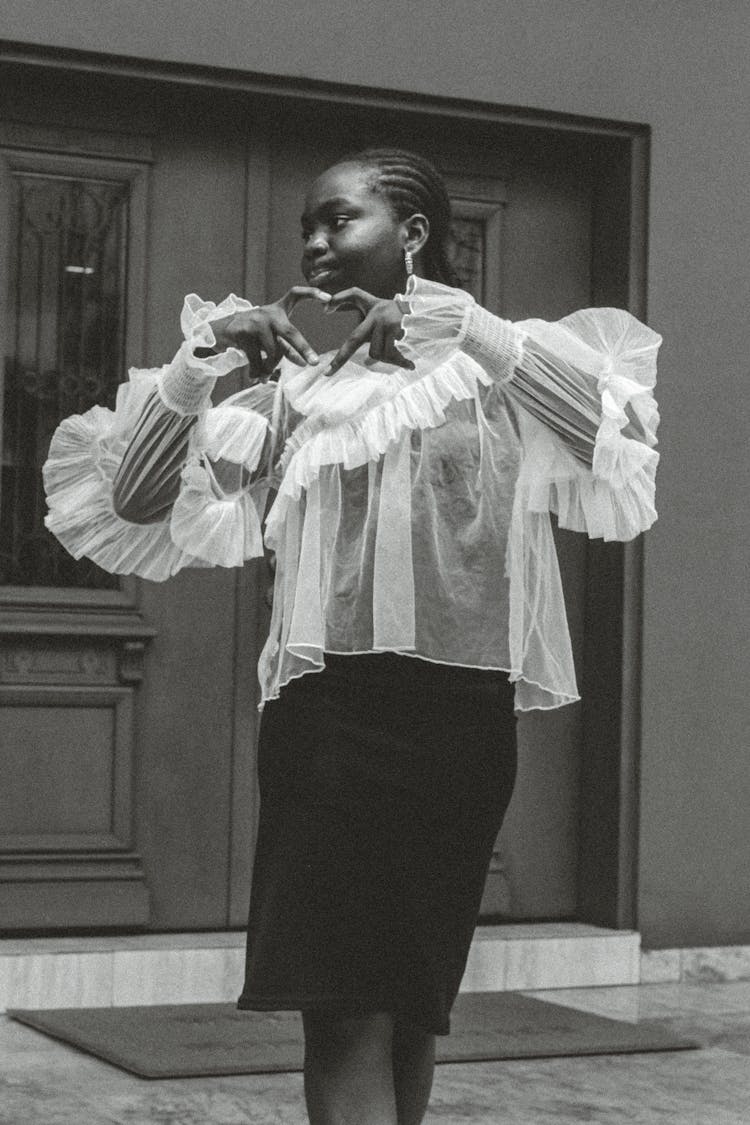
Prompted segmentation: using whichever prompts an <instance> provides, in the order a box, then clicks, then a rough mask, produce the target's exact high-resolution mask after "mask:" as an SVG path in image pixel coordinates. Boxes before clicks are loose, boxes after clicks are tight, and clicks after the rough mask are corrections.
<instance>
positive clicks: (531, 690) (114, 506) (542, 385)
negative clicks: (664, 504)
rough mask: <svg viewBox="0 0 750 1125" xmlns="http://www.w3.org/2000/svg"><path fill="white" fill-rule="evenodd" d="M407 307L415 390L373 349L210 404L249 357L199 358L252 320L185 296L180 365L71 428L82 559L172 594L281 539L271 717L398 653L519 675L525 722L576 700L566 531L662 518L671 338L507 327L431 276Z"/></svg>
mask: <svg viewBox="0 0 750 1125" xmlns="http://www.w3.org/2000/svg"><path fill="white" fill-rule="evenodd" d="M399 300H401V301H403V302H404V307H405V308H408V311H407V312H406V313H405V315H404V319H403V328H404V336H403V338H402V339H401V340H400V341H399V348H400V350H401V351H402V353H403V354H404V355H405V356H406V357H407V358H408V359H410V360H411V361H412V362H413V364H414V369H413V370H406V369H404V368H401V367H396V366H393V365H389V364H386V363H381V362H374V361H372V360H371V359H369V357H368V355H367V349H366V348H365V349H363V350H361V351H359V352H357V353H356V354H355V355H354V356H353V357H352V358H351V359H350V360H349V361H348V362H347V363H346V364H345V365H344V366H343V367H342V368H341V369H340V370H339V371H338V372H336V374H335V375H333V376H331V377H325V376H324V375H323V374H322V372H323V371H324V370H325V369H326V367H327V362H326V359H325V357H324V358H323V359H322V360H321V362H320V364H319V365H317V366H315V367H309V366H308V367H304V368H299V367H296V366H294V365H293V364H292V363H290V362H288V361H284V362H283V363H282V364H281V367H280V375H279V379H278V383H268V384H258V385H257V386H255V387H252V388H251V389H249V390H246V391H242V392H240V393H239V394H237V395H234V396H233V397H231V398H229V399H227V400H226V401H224V402H222V403H221V404H220V405H219V406H217V407H211V405H210V391H211V389H212V387H213V385H214V382H215V378H216V377H217V376H220V375H222V374H225V373H226V372H227V371H229V370H232V369H233V368H235V367H237V366H239V365H241V364H242V363H244V362H245V357H244V355H243V353H242V352H239V351H237V350H236V349H233V348H229V349H227V351H225V352H222V353H221V354H219V355H214V356H209V357H208V358H198V357H197V356H196V354H195V352H196V349H199V348H202V349H205V348H210V347H212V346H213V345H214V344H215V338H214V335H213V332H212V329H211V323H212V322H213V321H216V320H218V319H221V318H224V317H226V316H227V315H229V314H230V313H232V312H233V311H236V310H239V309H248V308H251V307H252V306H251V305H250V304H249V303H248V302H246V301H243V300H241V299H239V298H237V297H234V296H233V295H232V296H230V297H228V298H227V300H226V301H224V302H222V304H221V305H219V306H216V305H214V304H213V303H210V302H203V301H201V300H200V298H198V297H196V296H195V295H191V296H190V297H188V298H186V302H185V308H184V310H183V315H182V326H183V331H184V334H185V343H184V344H183V345H182V347H181V348H180V350H179V352H178V353H177V356H176V357H175V359H174V360H173V361H172V363H171V364H169V365H167V366H166V367H164V368H161V369H157V370H153V371H131V373H130V381H129V382H128V383H126V384H124V385H123V386H122V387H121V388H120V391H119V394H118V397H117V403H116V407H115V410H114V411H110V410H106V409H104V408H102V407H94V408H93V409H92V410H90V411H88V413H86V414H84V415H81V416H74V417H72V418H68V419H66V420H65V421H63V422H62V423H61V425H60V427H59V428H58V430H57V432H56V434H55V436H54V438H53V441H52V444H51V447H50V453H49V459H48V461H47V464H46V465H45V468H44V480H45V487H46V490H47V496H48V503H49V514H48V516H47V521H46V522H47V527H48V528H49V529H50V531H52V532H53V533H54V534H55V535H56V536H57V537H58V539H59V540H60V541H61V542H62V543H63V545H64V546H65V547H66V548H67V549H68V551H70V553H71V554H73V555H74V556H75V557H76V558H80V557H81V556H82V555H86V556H87V557H89V558H91V559H93V560H94V562H96V563H98V564H99V566H102V567H103V568H104V569H105V570H108V571H110V572H112V573H116V574H137V575H140V576H141V577H144V578H148V579H151V580H154V581H160V580H163V579H165V578H168V577H169V576H170V575H172V574H174V573H175V572H176V571H178V570H180V569H181V568H182V567H184V566H241V565H242V563H243V562H244V560H246V559H250V558H253V557H257V556H260V555H262V554H263V547H264V541H265V545H266V546H267V547H268V548H270V549H271V550H272V551H273V552H274V554H275V558H276V569H275V585H274V601H273V612H272V619H271V627H270V633H269V637H268V640H267V642H266V645H265V647H264V649H263V652H262V654H261V659H260V665H259V676H260V682H261V689H262V701H265V700H268V699H273V698H276V697H277V696H278V694H279V691H280V689H281V687H283V685H284V684H286V683H288V682H289V681H290V680H291V679H293V678H295V677H297V676H300V675H303V674H305V673H307V672H314V671H319V670H320V669H322V668H323V667H324V665H325V653H327V652H331V653H368V652H380V651H393V652H399V653H403V654H406V655H411V656H418V657H422V658H423V659H426V660H431V661H437V662H440V663H447V664H456V665H463V666H467V667H474V668H485V669H496V670H504V671H506V672H508V674H509V676H510V679H511V680H512V681H513V682H514V683H515V693H516V706H517V708H518V709H519V710H522V711H526V710H531V709H539V708H541V709H546V708H554V707H559V706H562V705H563V704H565V703H570V702H572V701H573V700H576V699H578V698H579V697H578V692H577V688H576V682H575V673H574V668H573V659H572V652H571V646H570V637H569V632H568V625H567V620H566V614H565V605H564V601H563V593H562V586H561V582H560V574H559V569H558V564H557V557H556V554H555V547H554V543H553V539H552V530H551V525H550V512H553V513H556V515H557V518H558V521H559V523H560V525H561V526H562V527H566V528H570V529H572V530H576V531H585V532H587V533H588V535H589V536H591V537H600V538H603V539H608V540H611V539H615V540H628V539H631V538H633V537H634V536H636V535H638V534H639V533H640V532H642V531H644V530H646V529H647V528H648V527H650V526H651V524H652V523H653V521H654V520H655V518H656V511H655V509H654V477H655V472H656V465H657V461H658V454H657V453H656V451H655V450H654V448H653V446H654V445H655V443H656V427H657V424H658V413H657V410H656V404H655V402H654V399H653V395H652V390H653V387H654V383H655V375H656V353H657V351H658V348H659V345H660V343H661V339H660V337H659V336H658V335H657V334H656V333H654V332H653V331H651V329H649V328H647V327H646V326H645V325H643V324H641V323H640V322H639V321H637V320H635V319H634V318H633V317H632V316H631V315H630V314H629V313H626V312H623V311H621V310H618V309H586V310H583V311H581V312H577V313H574V314H573V315H571V316H568V317H565V318H564V319H563V320H561V321H558V322H556V323H546V322H544V321H541V320H529V321H524V322H521V323H517V324H511V323H510V322H508V321H503V320H500V319H499V318H497V317H495V316H493V315H492V314H490V313H488V312H487V311H486V310H485V309H482V308H481V307H480V306H479V305H477V304H476V303H475V302H474V300H473V298H471V297H470V296H469V294H467V293H465V292H463V291H462V290H458V289H451V288H448V287H446V286H443V285H438V284H436V283H433V282H428V281H425V280H423V279H421V278H415V277H412V278H411V279H410V281H409V285H408V287H407V291H406V293H405V294H404V295H403V297H400V298H399ZM271 489H273V490H275V499H274V500H273V504H272V505H271V507H270V510H269V511H268V513H267V515H266V519H265V532H263V531H262V530H261V520H262V517H263V513H264V511H265V508H266V506H267V500H268V496H269V490H271ZM113 497H114V499H113ZM133 521H137V522H133Z"/></svg>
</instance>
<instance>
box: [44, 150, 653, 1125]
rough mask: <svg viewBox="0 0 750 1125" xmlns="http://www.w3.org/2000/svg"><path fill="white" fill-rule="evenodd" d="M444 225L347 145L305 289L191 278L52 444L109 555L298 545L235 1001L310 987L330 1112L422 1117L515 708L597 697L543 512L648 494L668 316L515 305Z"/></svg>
mask: <svg viewBox="0 0 750 1125" xmlns="http://www.w3.org/2000/svg"><path fill="white" fill-rule="evenodd" d="M449 224H450V208H449V203H448V198H447V194H446V191H445V187H444V185H443V183H442V180H441V179H440V177H439V175H438V174H437V172H436V171H435V169H434V168H433V167H432V166H431V165H430V164H429V163H428V162H427V161H425V160H423V159H422V158H420V157H418V156H415V155H414V154H412V153H406V152H402V151H400V150H385V149H377V150H368V151H365V152H362V153H358V154H356V155H354V156H352V157H349V158H346V159H344V160H342V161H341V162H340V163H339V164H337V165H335V166H334V167H332V168H330V169H328V171H326V172H325V173H324V174H323V175H322V176H321V177H320V178H319V179H318V180H316V181H315V183H314V184H313V185H312V187H311V189H310V192H309V194H308V197H307V200H306V204H305V209H304V213H303V216H302V239H303V257H302V270H303V274H304V276H305V279H306V281H307V285H306V286H300V287H295V288H293V289H291V290H290V291H289V292H288V293H287V294H286V295H285V296H284V297H283V298H281V299H280V300H279V301H276V302H273V303H272V304H268V305H264V306H259V307H253V306H252V305H250V304H249V303H248V302H247V301H245V300H241V299H239V298H236V297H234V296H233V295H232V296H230V297H229V298H227V299H226V300H225V301H224V302H223V303H222V304H221V305H219V306H216V305H213V304H211V303H206V302H203V301H201V300H200V298H198V297H195V296H194V295H191V296H190V297H188V298H186V302H185V308H184V310H183V317H182V324H183V329H184V332H185V343H184V344H183V345H182V347H181V348H180V350H179V352H178V353H177V356H176V357H175V359H174V360H173V362H172V363H171V364H169V365H167V366H166V367H164V368H162V369H160V370H158V371H153V372H134V373H132V375H131V381H130V383H129V384H128V385H127V388H126V389H125V390H123V392H122V393H121V395H120V398H119V399H118V404H117V409H116V411H115V413H114V414H112V413H110V412H106V411H102V410H101V409H99V408H96V409H95V410H94V411H91V412H89V414H88V415H84V416H83V417H76V418H72V419H68V420H66V421H65V422H64V423H63V424H62V425H61V427H60V429H59V431H58V433H57V435H56V437H55V439H54V440H53V443H52V447H51V450H50V458H49V461H48V464H47V466H46V469H45V482H46V486H47V491H48V498H49V506H50V514H49V516H48V521H47V525H48V527H49V528H50V529H51V530H52V531H53V532H54V533H55V534H56V535H57V536H58V538H59V539H60V540H61V541H62V542H63V544H64V545H65V546H66V547H67V548H68V549H69V550H70V551H71V552H72V553H73V554H75V555H76V556H80V555H83V554H85V555H88V556H89V557H90V558H92V559H94V560H95V561H96V562H98V563H99V565H101V566H104V567H105V568H106V569H108V570H111V571H113V572H115V573H136V574H140V575H142V576H143V577H146V578H151V579H154V580H161V579H164V578H167V577H168V576H169V575H170V574H173V573H175V571H177V570H179V569H180V568H181V567H182V566H189V565H223V566H236V565H241V564H242V562H243V561H244V560H245V559H247V558H252V557H255V556H258V555H260V554H262V553H263V549H264V542H265V546H266V547H267V548H269V549H270V550H272V551H273V553H274V556H275V584H274V604H273V613H272V620H271V627H270V633H269V638H268V641H267V643H266V645H265V648H264V650H263V654H262V656H261V660H260V667H259V674H260V681H261V690H262V699H263V703H264V710H263V716H262V722H261V729H260V742H259V766H258V768H259V782H260V791H261V814H260V826H259V835H258V842H257V851H256V857H255V866H254V875H253V887H252V894H251V907H250V920H249V928H248V949H247V973H246V980H245V987H244V990H243V993H242V996H241V998H240V1001H239V1003H240V1006H241V1007H244V1008H249V1009H275V1008H287V1009H297V1010H300V1011H301V1012H302V1015H303V1022H304V1030H305V1094H306V1100H307V1107H308V1113H309V1117H310V1121H311V1122H312V1125H334V1123H335V1125H339V1123H341V1125H343V1123H344V1122H345V1123H346V1125H357V1123H362V1125H369V1123H378V1125H388V1123H392V1125H396V1123H398V1125H418V1123H419V1122H420V1121H421V1120H422V1118H423V1116H424V1113H425V1110H426V1107H427V1103H428V1100H429V1094H430V1088H431V1084H432V1073H433V1064H434V1037H435V1035H442V1034H447V1033H448V1030H449V1014H450V1009H451V1006H452V1004H453V1001H454V1000H455V997H456V994H457V992H458V988H459V984H460V981H461V977H462V974H463V970H464V967H465V963H466V958H467V955H468V950H469V945H470V942H471V937H472V933H473V929H474V926H475V923H476V918H477V913H478V909H479V904H480V900H481V895H482V889H483V885H484V880H485V878H486V873H487V868H488V864H489V860H490V857H491V854H492V847H493V844H494V841H495V839H496V837H497V834H498V831H499V829H500V825H501V823H502V819H503V816H504V813H505V810H506V808H507V805H508V801H509V799H510V796H511V792H512V789H513V782H514V777H515V766H516V743H515V717H514V709H515V710H529V709H534V708H542V709H544V708H552V707H558V706H562V705H563V704H565V703H568V702H571V701H572V700H574V699H577V698H578V695H577V689H576V684H575V676H574V672H573V665H572V656H571V649H570V640H569V636H568V628H567V622H566V617H565V607H564V603H563V599H562V590H561V585H560V577H559V571H558V567H557V560H556V557H555V552H554V545H553V542H552V537H551V527H550V518H549V513H550V512H551V511H552V512H555V513H556V514H557V516H558V519H559V522H560V523H561V525H563V526H565V527H569V528H573V529H575V530H581V531H586V532H587V533H588V534H589V535H591V536H599V537H604V538H606V539H620V540H625V539H629V538H632V537H633V536H635V535H637V534H638V533H639V532H641V531H643V530H645V529H646V528H647V527H649V526H650V524H651V523H652V522H653V520H654V519H655V516H656V513H655V510H654V507H653V493H654V474H655V470H656V463H657V459H658V456H657V454H656V452H655V451H654V449H653V446H654V444H655V429H656V424H657V421H658V415H657V413H656V408H655V404H654V401H653V398H652V395H651V390H652V388H653V384H654V377H655V356H656V352H657V350H658V346H659V343H660V340H659V337H658V336H657V335H656V334H655V333H653V332H651V331H650V330H649V329H648V328H646V327H645V326H644V325H642V324H640V323H639V322H638V321H636V320H634V319H633V318H632V317H631V316H629V314H627V313H625V312H622V311H620V310H614V309H604V310H585V311H583V312H580V313H576V314H573V315H572V316H570V317H567V318H565V320H563V321H560V322H558V323H556V324H547V323H545V322H543V321H527V322H524V323H522V324H515V325H514V324H511V323H510V322H508V321H503V320H501V319H499V318H497V317H495V316H493V315H492V314H491V313H489V312H487V311H486V310H485V309H482V308H481V307H480V306H479V305H477V304H476V303H475V302H474V301H473V299H472V298H471V297H470V296H469V295H468V294H467V293H465V292H464V291H462V290H461V289H459V288H457V287H456V284H455V278H454V277H453V275H452V271H451V268H450V265H449V261H448V256H447V250H446V247H447V242H448V237H449ZM303 299H305V300H316V301H319V302H321V303H323V304H324V306H325V308H326V310H327V311H331V312H334V313H335V312H336V311H338V310H342V309H351V308H356V309H357V310H358V311H359V314H360V323H359V324H358V326H357V328H356V329H355V330H354V332H353V333H352V334H351V335H350V336H349V337H348V338H347V339H346V340H345V341H344V342H343V343H342V345H341V347H340V348H339V350H338V351H337V352H336V353H335V354H333V355H328V356H326V357H322V358H321V357H318V356H317V355H316V354H315V352H314V351H313V349H312V348H311V347H310V345H309V343H308V341H307V340H306V339H305V338H304V336H303V335H302V334H301V333H300V331H299V330H298V329H297V328H296V327H295V326H294V324H293V323H292V322H291V320H290V315H291V314H292V313H293V310H294V307H295V305H296V304H297V303H298V302H299V301H300V300H303ZM242 365H248V367H249V373H250V381H251V383H252V385H251V386H250V388H249V389H247V390H244V391H241V392H240V393H239V394H237V395H234V396H233V397H232V398H230V399H227V400H226V401H225V402H223V403H222V404H221V405H220V406H218V407H215V408H212V407H211V406H210V393H211V390H212V388H213V385H214V383H215V380H216V378H217V377H220V376H221V375H223V374H225V373H226V372H227V371H229V370H232V369H234V368H235V367H238V366H242ZM274 373H275V374H274ZM272 374H274V378H273V380H270V381H269V377H270V376H271V375H272ZM271 497H273V501H272V503H270V499H271ZM264 517H265V527H264V530H263V531H261V520H263V518H264ZM312 673H314V674H312Z"/></svg>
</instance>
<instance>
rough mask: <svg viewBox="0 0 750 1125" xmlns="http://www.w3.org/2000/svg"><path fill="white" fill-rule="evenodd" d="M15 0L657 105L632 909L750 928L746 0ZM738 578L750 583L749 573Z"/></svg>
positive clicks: (402, 71)
mask: <svg viewBox="0 0 750 1125" xmlns="http://www.w3.org/2000/svg"><path fill="white" fill-rule="evenodd" d="M205 13H206V9H205V6H204V5H202V4H199V3H197V2H192V3H186V2H185V0H161V2H160V3H158V4H156V3H153V0H131V2H130V3H120V4H118V5H109V6H105V7H102V5H101V4H99V3H97V2H96V0H77V2H75V0H68V2H67V3H66V4H64V5H59V4H56V3H54V2H52V0H45V2H42V0H37V2H36V3H35V4H34V5H29V4H28V3H26V2H25V0H5V3H4V5H3V11H2V13H0V37H2V38H4V39H6V40H9V41H18V42H22V43H37V44H42V45H54V46H58V47H68V48H76V49H80V50H87V51H103V52H110V53H111V52H113V51H116V52H117V53H118V54H121V55H130V56H135V57H140V58H150V59H162V60H171V61H174V62H178V63H190V64H199V65H205V66H221V67H224V68H229V69H232V68H234V69H238V70H245V71H251V72H256V73H267V74H277V75H286V76H295V77H301V78H312V79H319V80H324V81H334V82H345V83H353V84H357V85H363V86H371V87H385V88H391V89H399V90H407V91H414V92H422V93H426V94H432V95H434V94H439V95H442V96H447V97H452V98H471V99H479V100H484V101H488V102H493V103H499V104H504V105H508V106H521V107H534V108H538V109H540V110H555V111H559V112H563V113H571V114H584V115H589V116H595V117H600V118H610V119H619V120H629V121H637V122H644V123H648V124H649V125H650V126H651V128H652V136H653V147H652V172H651V197H650V207H651V212H650V215H651V222H650V265H649V275H648V285H649V319H650V322H651V323H652V325H653V326H654V327H656V328H657V329H658V330H659V331H661V332H662V333H663V335H664V337H665V341H666V342H665V347H664V350H663V359H662V365H661V393H660V399H661V405H662V413H663V417H664V422H663V427H662V431H661V438H662V445H661V448H662V456H663V463H662V467H661V469H660V480H659V483H660V510H661V513H662V514H661V519H660V521H659V523H658V525H657V527H656V528H655V529H654V530H653V532H651V533H649V535H648V537H647V543H646V555H645V588H644V595H645V624H644V630H645V631H644V665H643V756H642V805H641V816H642V822H641V836H640V901H639V911H640V928H641V931H642V934H643V939H644V944H646V945H647V946H653V947H658V946H667V945H681V944H686V945H691V944H692V945H696V944H719V943H737V942H749V941H750V896H748V895H747V894H746V893H745V892H746V889H747V885H748V876H747V872H748V870H750V832H749V831H748V823H749V821H748V812H747V810H748V808H750V755H748V753H747V747H748V733H747V732H748V730H750V702H748V695H747V690H746V685H747V684H748V682H750V675H749V674H748V673H749V672H750V669H749V668H748V661H749V656H748V653H750V645H749V644H748V640H749V639H750V638H749V637H748V623H747V613H746V609H745V606H744V605H743V604H742V602H743V598H742V595H743V594H744V593H745V590H746V586H747V573H748V567H747V550H748V548H747V544H748V542H749V541H750V536H749V535H748V532H749V531H750V526H749V525H750V504H748V502H747V497H748V495H749V494H750V487H749V485H750V481H749V480H748V465H749V464H750V459H748V456H747V448H748V440H747V439H748V432H747V418H748V416H750V411H748V408H747V405H746V403H745V401H744V398H745V395H746V386H747V383H746V376H747V365H748V360H747V356H748V342H749V341H748V330H747V310H748V308H750V274H749V273H748V268H747V263H748V258H749V257H750V254H749V253H748V251H749V250H750V247H749V246H748V242H749V241H750V238H749V235H750V222H749V220H748V214H747V170H748V168H750V131H749V130H748V129H747V126H746V118H747V105H748V104H750V74H749V73H748V68H747V65H746V54H747V48H746V44H747V41H748V35H749V34H750V7H748V5H747V3H746V0H727V2H721V0H719V2H718V3H715V4H713V5H711V6H710V7H709V6H706V5H705V4H703V3H702V2H701V0H682V2H676V0H672V2H670V0H662V2H661V3H659V4H654V3H650V2H644V0H640V2H633V3H630V4H627V5H626V4H623V3H622V0H599V2H593V0H591V2H588V0H577V2H568V0H562V2H558V3H555V4H554V5H553V4H549V3H546V2H545V0H513V2H509V0H476V2H473V3H472V2H471V0H469V2H467V3H465V4H463V5H452V6H450V5H445V6H441V5H435V4H434V3H431V2H429V0H412V2H411V3H410V4H408V5H407V4H403V3H402V0H398V2H394V0H379V3H378V4H371V3H369V2H367V3H364V2H360V3H357V2H356V0H332V2H330V3H318V4H315V5H312V4H311V5H308V6H307V7H306V8H305V14H304V18H300V7H299V4H298V3H297V2H296V0H295V2H292V0H274V4H273V5H269V4H267V3H263V2H262V0H258V2H254V3H253V2H250V0H224V2H221V0H216V2H215V3H214V4H213V5H212V7H211V9H210V13H211V14H210V20H207V18H206V15H205ZM743 579H744V581H743Z"/></svg>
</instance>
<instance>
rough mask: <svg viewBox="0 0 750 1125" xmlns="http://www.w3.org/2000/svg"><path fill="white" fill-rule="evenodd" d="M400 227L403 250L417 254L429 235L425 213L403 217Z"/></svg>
mask: <svg viewBox="0 0 750 1125" xmlns="http://www.w3.org/2000/svg"><path fill="white" fill-rule="evenodd" d="M401 227H402V231H403V240H404V250H410V251H411V252H412V254H418V253H419V251H420V250H421V249H422V247H423V246H424V244H425V243H426V242H427V239H428V238H429V237H430V220H429V219H428V218H427V216H426V215H422V214H420V213H417V214H415V215H412V216H411V217H410V218H408V219H405V220H404V222H403V223H402V224H401Z"/></svg>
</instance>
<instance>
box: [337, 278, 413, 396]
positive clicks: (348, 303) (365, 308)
mask: <svg viewBox="0 0 750 1125" xmlns="http://www.w3.org/2000/svg"><path fill="white" fill-rule="evenodd" d="M350 309H357V311H358V312H359V313H360V314H361V316H362V322H361V324H358V325H357V327H356V328H355V329H354V331H353V332H352V333H351V335H350V336H349V337H348V338H347V339H346V340H345V341H344V343H343V344H342V345H341V347H340V348H339V350H338V351H337V352H336V355H335V356H334V357H333V359H332V360H331V363H330V366H329V367H328V369H327V370H326V371H325V372H324V374H325V375H333V373H334V372H335V371H338V369H339V368H340V367H342V366H343V365H344V364H345V363H346V361H347V360H348V359H349V357H350V356H351V355H353V354H354V352H356V350H357V348H361V347H362V345H363V344H366V343H367V341H368V340H369V341H370V359H380V360H383V361H384V362H385V363H392V364H394V365H395V366H396V367H406V368H408V369H409V370H412V369H413V367H414V364H413V363H412V362H411V361H410V360H408V359H405V358H404V356H402V355H401V352H400V351H399V350H398V348H397V347H396V340H398V339H400V337H401V336H403V334H404V333H403V329H402V328H401V319H402V317H403V315H404V310H403V308H402V307H401V306H400V305H399V303H398V301H389V300H385V299H383V298H382V297H373V295H372V294H371V293H365V291H364V289H342V291H341V292H340V293H335V294H334V296H333V297H331V299H330V301H329V302H328V306H327V308H326V310H325V311H326V312H327V313H329V312H344V311H349V310H350Z"/></svg>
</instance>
